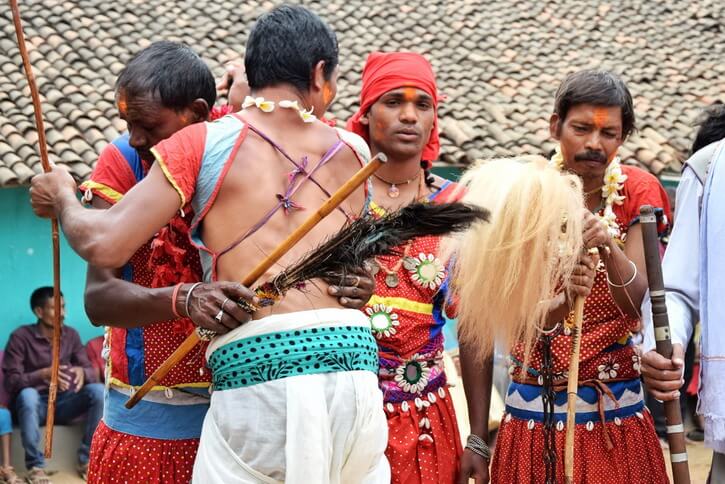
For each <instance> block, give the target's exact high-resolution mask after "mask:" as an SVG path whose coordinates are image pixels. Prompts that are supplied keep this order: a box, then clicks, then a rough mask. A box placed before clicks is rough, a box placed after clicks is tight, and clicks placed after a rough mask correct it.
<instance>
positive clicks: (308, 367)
mask: <svg viewBox="0 0 725 484" xmlns="http://www.w3.org/2000/svg"><path fill="white" fill-rule="evenodd" d="M209 368H211V371H212V382H213V388H214V390H215V391H218V390H231V389H233V388H243V387H248V386H252V385H256V384H258V383H264V382H268V381H272V380H279V379H281V378H287V377H290V376H299V375H312V374H316V373H334V372H339V371H357V370H364V371H371V372H373V373H375V374H376V375H377V372H378V347H377V344H376V343H375V338H373V336H372V334H371V332H370V328H368V327H362V326H332V327H324V328H312V329H301V330H296V331H284V332H279V333H268V334H262V335H259V336H252V337H250V338H245V339H241V340H238V341H233V342H231V343H227V344H225V345H224V346H221V347H219V348H218V349H217V350H216V351H214V353H212V355H211V357H210V358H209Z"/></svg>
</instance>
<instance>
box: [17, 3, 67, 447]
mask: <svg viewBox="0 0 725 484" xmlns="http://www.w3.org/2000/svg"><path fill="white" fill-rule="evenodd" d="M9 1H10V10H12V13H13V23H14V25H15V35H16V36H17V38H18V49H20V57H21V58H22V59H23V68H24V69H25V77H26V78H27V80H28V87H29V88H30V96H31V97H32V99H33V112H34V113H35V127H36V129H37V131H38V148H39V151H40V163H41V165H42V166H43V171H44V172H45V173H48V172H49V171H50V170H51V168H50V161H49V160H48V145H47V142H46V140H45V126H44V124H43V108H42V106H41V104H40V94H39V93H38V86H37V84H36V83H35V76H34V75H33V68H32V66H31V65H30V57H29V56H28V49H27V47H26V45H25V35H24V34H23V25H22V21H21V19H20V10H19V9H18V2H17V0H9ZM50 225H51V232H52V239H53V309H54V316H53V340H52V348H53V353H52V363H51V369H50V385H49V387H48V416H47V418H46V420H45V457H46V458H50V457H51V456H52V454H53V425H54V423H55V402H56V397H57V394H58V371H59V368H60V333H61V327H60V313H61V305H60V240H59V236H58V233H59V231H58V219H56V218H53V219H51V220H50Z"/></svg>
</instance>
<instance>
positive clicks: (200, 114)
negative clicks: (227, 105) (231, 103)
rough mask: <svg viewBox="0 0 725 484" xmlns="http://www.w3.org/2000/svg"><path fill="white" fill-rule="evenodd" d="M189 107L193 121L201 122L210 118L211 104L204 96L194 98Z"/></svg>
mask: <svg viewBox="0 0 725 484" xmlns="http://www.w3.org/2000/svg"><path fill="white" fill-rule="evenodd" d="M188 109H189V111H191V115H192V116H193V120H192V123H199V122H201V121H206V120H207V119H209V113H210V109H211V108H210V107H209V104H207V102H206V100H204V99H202V98H198V99H194V101H192V103H191V104H190V105H189V108H188Z"/></svg>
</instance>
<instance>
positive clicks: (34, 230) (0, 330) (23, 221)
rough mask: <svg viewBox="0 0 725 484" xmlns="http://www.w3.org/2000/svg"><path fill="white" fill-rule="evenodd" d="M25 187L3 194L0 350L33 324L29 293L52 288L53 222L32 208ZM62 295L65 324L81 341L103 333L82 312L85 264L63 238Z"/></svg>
mask: <svg viewBox="0 0 725 484" xmlns="http://www.w3.org/2000/svg"><path fill="white" fill-rule="evenodd" d="M28 200H29V196H28V189H27V188H1V189H0V301H2V305H1V306H0V308H1V309H0V347H2V348H4V347H5V344H6V343H7V339H8V337H9V336H10V333H11V332H12V331H13V330H14V329H15V328H16V327H18V326H20V325H22V324H28V323H31V322H35V317H34V316H33V314H32V312H31V311H30V303H29V301H30V294H31V293H32V292H33V290H34V289H36V288H37V287H40V286H50V285H52V284H53V263H52V251H51V238H50V221H48V220H42V219H39V218H37V217H36V216H35V215H34V214H33V211H32V210H31V208H30V203H29V201H28ZM60 263H61V281H60V284H61V290H62V291H63V295H64V296H65V301H66V319H65V322H66V324H68V325H70V326H73V327H74V328H76V329H77V330H78V332H79V333H80V335H81V340H82V341H83V342H85V341H87V340H89V339H90V338H92V337H94V336H98V335H100V334H102V333H103V331H102V329H101V328H96V327H94V326H93V325H91V323H90V322H89V321H88V318H87V317H86V313H85V311H84V309H83V287H84V285H85V281H86V264H85V262H83V260H81V258H80V257H78V256H77V255H76V254H75V252H73V251H72V250H71V248H70V247H69V246H68V244H67V243H66V242H65V239H64V238H63V237H62V234H61V249H60Z"/></svg>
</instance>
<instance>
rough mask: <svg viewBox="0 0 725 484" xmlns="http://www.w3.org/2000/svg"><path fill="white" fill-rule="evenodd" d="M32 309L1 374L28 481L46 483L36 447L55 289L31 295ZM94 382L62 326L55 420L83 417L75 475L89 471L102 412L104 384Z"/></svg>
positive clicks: (73, 335)
mask: <svg viewBox="0 0 725 484" xmlns="http://www.w3.org/2000/svg"><path fill="white" fill-rule="evenodd" d="M64 304H65V303H64V302H63V301H62V310H61V315H60V321H61V324H62V323H63V318H64V316H65V305H64ZM30 307H31V309H32V310H33V313H34V314H35V316H36V317H37V318H38V320H37V322H36V323H34V324H28V325H25V326H21V327H19V328H18V329H16V330H15V331H13V333H12V334H11V335H10V339H9V341H8V344H7V347H6V348H5V356H4V358H3V363H2V370H3V373H4V374H5V387H6V389H7V391H8V393H9V394H10V396H11V399H12V402H13V407H12V408H13V409H14V411H15V415H16V419H17V421H18V424H19V426H20V435H21V438H22V441H23V448H24V449H25V466H26V467H27V468H28V470H29V474H28V482H31V483H35V482H38V483H43V482H50V481H49V479H48V476H47V474H46V473H45V471H44V467H45V459H44V457H43V452H42V450H41V449H40V425H41V424H43V423H44V422H45V418H46V411H47V404H48V385H49V381H50V373H51V363H52V356H51V338H52V335H53V318H54V315H55V309H54V307H53V288H52V287H41V288H38V289H36V290H35V291H33V294H32V295H31V296H30ZM96 381H97V376H96V372H95V370H94V369H93V368H92V367H91V364H90V362H89V361H88V356H87V355H86V350H85V348H84V347H83V345H82V344H81V339H80V337H79V336H78V332H77V331H76V330H75V329H73V328H70V327H68V326H63V330H62V333H61V342H60V373H59V380H58V397H57V402H56V411H55V412H56V413H55V420H56V422H57V423H60V424H65V423H69V422H71V421H72V420H73V419H75V418H77V417H79V416H80V415H83V414H87V419H86V428H85V434H84V436H83V442H82V443H81V447H80V448H79V449H78V471H79V473H80V474H81V475H82V476H85V473H86V469H87V467H88V451H89V449H90V445H91V437H92V436H93V432H94V430H95V429H96V425H97V424H98V421H99V420H100V418H101V414H102V413H103V385H101V384H100V383H96Z"/></svg>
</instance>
